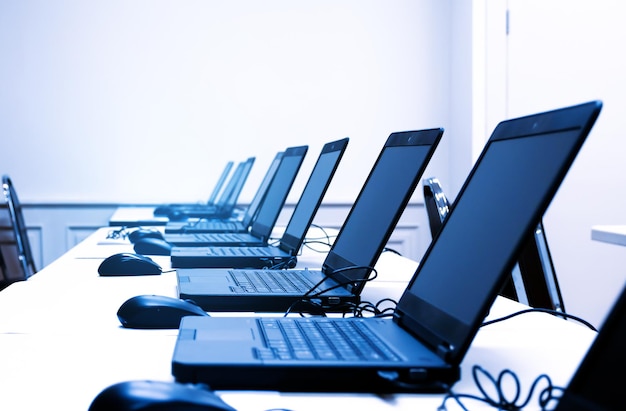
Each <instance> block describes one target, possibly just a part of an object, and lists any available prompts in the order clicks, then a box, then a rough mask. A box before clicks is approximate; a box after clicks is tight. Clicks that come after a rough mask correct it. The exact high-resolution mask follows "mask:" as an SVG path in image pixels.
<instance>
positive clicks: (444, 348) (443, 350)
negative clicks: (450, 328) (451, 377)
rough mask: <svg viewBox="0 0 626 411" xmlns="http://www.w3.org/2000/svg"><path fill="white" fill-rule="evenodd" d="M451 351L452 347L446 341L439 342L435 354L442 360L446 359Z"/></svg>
mask: <svg viewBox="0 0 626 411" xmlns="http://www.w3.org/2000/svg"><path fill="white" fill-rule="evenodd" d="M451 351H452V347H451V346H450V344H448V343H445V342H443V343H441V344H439V345H438V346H437V355H438V356H439V357H441V358H443V359H444V360H446V361H447V360H448V357H449V355H450V352H451Z"/></svg>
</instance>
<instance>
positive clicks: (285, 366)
mask: <svg viewBox="0 0 626 411" xmlns="http://www.w3.org/2000/svg"><path fill="white" fill-rule="evenodd" d="M600 109H601V103H600V102H590V103H586V104H582V105H578V106H574V107H568V108H564V109H560V110H556V111H551V112H546V113H540V114H536V115H532V116H526V117H522V118H517V119H513V120H507V121H503V122H502V123H500V124H499V125H498V126H497V127H496V129H495V131H494V132H493V134H492V136H491V137H490V139H489V141H488V142H487V144H486V146H485V148H484V150H483V152H482V153H481V155H480V157H479V158H478V160H477V161H476V163H475V165H474V167H473V169H472V171H471V172H470V175H469V177H468V178H467V180H466V181H465V183H464V184H463V187H462V188H461V190H460V192H459V194H458V195H457V198H456V201H455V202H454V205H453V206H452V208H451V210H450V213H449V214H448V217H447V218H446V220H445V221H444V223H443V226H442V228H441V230H440V232H439V235H438V236H437V237H436V238H435V239H434V240H433V241H432V242H431V244H430V245H429V247H428V249H427V250H426V253H425V254H424V257H423V259H422V260H421V261H420V264H419V266H418V268H417V270H416V272H415V274H414V276H413V278H412V279H411V281H410V282H409V284H408V286H407V288H406V289H405V291H404V293H403V295H402V297H401V299H400V301H399V302H398V305H397V307H396V309H395V311H394V314H393V319H391V320H390V319H383V318H378V317H371V318H323V317H296V316H292V317H275V318H271V317H239V318H235V317H217V316H214V317H185V318H183V320H182V322H181V325H180V330H179V334H178V339H177V342H176V347H175V350H174V354H173V359H172V373H173V375H174V377H175V378H176V380H178V381H181V382H194V383H195V382H201V383H206V384H209V385H210V386H211V388H213V389H216V390H220V389H237V390H248V389H252V390H281V391H314V392H327V391H341V392H371V393H385V392H405V391H407V392H443V391H445V390H446V389H447V388H448V387H449V386H450V385H451V384H453V383H454V382H456V381H457V380H458V379H459V377H460V363H461V361H462V360H463V357H464V356H465V354H466V352H467V350H468V348H469V346H470V344H471V342H472V340H473V338H474V336H475V335H476V333H477V332H478V329H479V328H480V326H481V324H482V322H483V320H484V318H485V316H486V314H487V313H488V311H489V309H490V307H491V305H492V304H493V302H494V300H495V298H496V296H497V294H498V291H499V290H500V288H501V287H502V285H503V283H504V281H505V279H506V278H507V276H508V275H509V274H510V273H511V270H512V268H513V265H514V264H515V261H516V257H517V256H518V255H519V251H520V249H521V247H522V246H523V243H524V240H525V239H526V238H528V236H529V235H530V233H531V231H532V230H533V229H534V228H535V227H536V225H537V221H539V219H540V218H541V216H542V215H543V213H544V212H545V210H546V208H547V207H548V205H549V203H550V201H551V200H552V198H553V196H554V194H555V193H556V191H557V189H558V187H559V185H560V183H561V182H562V180H563V178H564V177H565V175H566V173H567V171H568V169H569V167H570V165H571V164H572V162H573V161H574V159H575V157H576V155H577V153H578V151H579V150H580V148H581V146H582V144H583V142H584V141H585V138H586V137H587V135H588V133H589V131H590V130H591V127H592V126H593V124H594V123H595V120H596V118H597V116H598V114H599V112H600ZM486 192H495V193H498V201H497V204H496V205H497V206H496V207H494V203H493V199H492V198H491V197H490V196H486V195H485V193H486ZM371 219H375V216H374V215H371ZM309 331H311V332H312V333H313V334H314V335H315V337H314V338H315V344H314V345H313V346H310V345H309V344H308V341H309V340H308V337H302V336H301V335H300V334H302V333H307V334H308V333H309ZM285 335H291V336H292V338H294V339H295V341H296V342H295V343H291V342H289V341H285V340H284V336H285ZM345 336H350V338H348V339H347V340H346V339H344V337H345ZM327 337H330V338H327Z"/></svg>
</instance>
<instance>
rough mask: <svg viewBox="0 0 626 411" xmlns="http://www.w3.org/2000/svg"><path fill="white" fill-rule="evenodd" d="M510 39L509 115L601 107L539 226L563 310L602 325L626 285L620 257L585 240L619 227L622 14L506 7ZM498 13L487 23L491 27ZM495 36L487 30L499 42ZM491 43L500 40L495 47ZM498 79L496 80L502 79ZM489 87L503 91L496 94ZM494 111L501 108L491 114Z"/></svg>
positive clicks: (577, 2) (625, 122) (512, 3)
mask: <svg viewBox="0 0 626 411" xmlns="http://www.w3.org/2000/svg"><path fill="white" fill-rule="evenodd" d="M496 3H500V4H496V6H495V7H496V8H498V7H500V8H501V9H504V7H502V5H503V4H504V5H508V8H509V28H510V31H509V35H508V38H506V40H505V43H506V47H505V48H504V49H503V50H502V49H500V50H499V51H500V52H502V51H504V52H502V53H501V54H500V56H499V58H500V61H501V62H502V61H504V62H505V66H504V69H505V71H506V84H505V85H504V87H505V89H504V93H501V94H499V95H498V94H496V95H497V96H498V97H496V98H493V99H492V100H491V101H490V105H491V108H492V110H494V111H497V112H498V113H499V112H501V111H502V108H504V111H505V116H506V117H509V118H510V117H517V116H520V115H525V114H531V113H535V112H540V111H545V110H550V109H555V108H559V107H562V106H569V105H574V104H578V103H582V102H585V101H589V100H595V99H600V100H602V101H603V102H604V107H603V109H602V113H601V114H600V117H599V118H598V120H597V122H596V124H595V126H594V128H593V129H592V131H591V134H590V135H589V138H588V139H587V142H586V143H585V145H584V146H583V148H582V150H581V152H580V153H579V155H578V157H577V159H576V161H575V163H574V164H573V166H572V168H571V169H570V171H569V173H568V175H567V177H566V179H565V181H564V182H563V184H562V186H561V188H560V190H559V192H558V193H557V195H556V197H555V198H554V200H553V202H552V204H551V205H550V208H549V209H548V211H547V213H546V215H545V217H544V223H545V228H546V234H547V237H548V242H549V245H550V250H551V252H552V257H553V260H554V264H555V269H556V272H557V274H558V278H559V282H560V284H561V288H562V292H563V297H564V301H565V308H566V310H567V311H568V312H570V313H572V314H576V315H580V316H582V317H584V318H585V319H587V320H589V321H591V322H592V323H593V324H596V325H599V324H600V323H601V322H602V320H603V319H604V317H605V315H606V313H607V312H608V310H609V309H610V308H611V306H612V304H613V301H614V300H615V298H616V296H617V295H618V294H619V292H620V291H621V290H622V288H623V287H624V284H625V281H626V275H625V274H624V273H625V270H624V267H626V249H624V248H623V247H619V246H615V245H611V244H606V243H599V242H597V241H592V240H591V226H592V225H596V224H624V223H626V218H625V217H624V210H626V195H625V194H624V193H625V189H626V163H625V162H624V155H625V154H626V140H625V139H624V133H625V130H626V116H625V115H624V113H625V108H626V82H624V81H623V76H624V73H625V72H626V61H625V60H624V58H623V56H622V54H623V53H622V52H621V50H622V48H623V44H622V43H623V39H624V38H626V27H625V26H624V24H623V17H624V15H625V13H626V6H625V5H624V3H623V2H621V1H617V0H552V1H549V2H546V1H542V0H507V1H500V2H496ZM502 21H504V14H500V15H498V16H493V19H492V23H493V22H495V23H496V25H497V23H499V22H502ZM502 33H503V32H502V31H494V32H492V35H493V37H498V36H499V37H500V38H503V37H504V36H503V35H502ZM496 43H497V42H496ZM499 80H500V78H499V77H498V78H497V80H496V82H497V81H499ZM501 85H502V84H499V85H493V86H494V87H495V88H499V89H500V90H502V87H499V86H501ZM498 104H499V106H497V105H498Z"/></svg>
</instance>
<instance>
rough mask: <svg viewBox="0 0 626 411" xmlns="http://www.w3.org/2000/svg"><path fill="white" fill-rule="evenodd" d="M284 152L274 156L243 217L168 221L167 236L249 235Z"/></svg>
mask: <svg viewBox="0 0 626 411" xmlns="http://www.w3.org/2000/svg"><path fill="white" fill-rule="evenodd" d="M283 154H284V152H282V151H279V152H278V153H276V155H275V156H274V159H273V160H272V162H271V163H270V166H269V168H268V169H267V171H266V172H265V176H264V177H263V180H262V181H261V184H260V185H259V188H258V189H257V191H256V193H255V194H254V197H253V198H252V201H251V202H250V204H249V205H248V207H246V208H245V211H244V213H243V215H242V216H231V217H226V218H191V219H189V220H187V221H168V222H167V224H165V234H166V237H167V234H198V233H247V232H248V231H250V228H251V227H252V223H253V220H254V218H255V217H256V215H257V211H258V210H259V207H260V206H261V204H262V202H263V200H264V199H265V195H266V194H267V190H268V188H269V187H270V184H271V183H272V181H273V180H274V176H275V175H276V171H277V170H278V166H279V165H280V162H281V160H282V158H283Z"/></svg>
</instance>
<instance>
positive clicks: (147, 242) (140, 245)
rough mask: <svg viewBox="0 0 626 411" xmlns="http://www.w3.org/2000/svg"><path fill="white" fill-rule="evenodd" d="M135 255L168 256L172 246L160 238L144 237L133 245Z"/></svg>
mask: <svg viewBox="0 0 626 411" xmlns="http://www.w3.org/2000/svg"><path fill="white" fill-rule="evenodd" d="M133 248H134V250H135V252H136V253H139V254H148V255H170V254H171V253H172V244H171V243H168V242H167V241H165V240H163V239H161V238H152V237H144V238H141V239H139V240H137V241H135V244H134V245H133Z"/></svg>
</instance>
